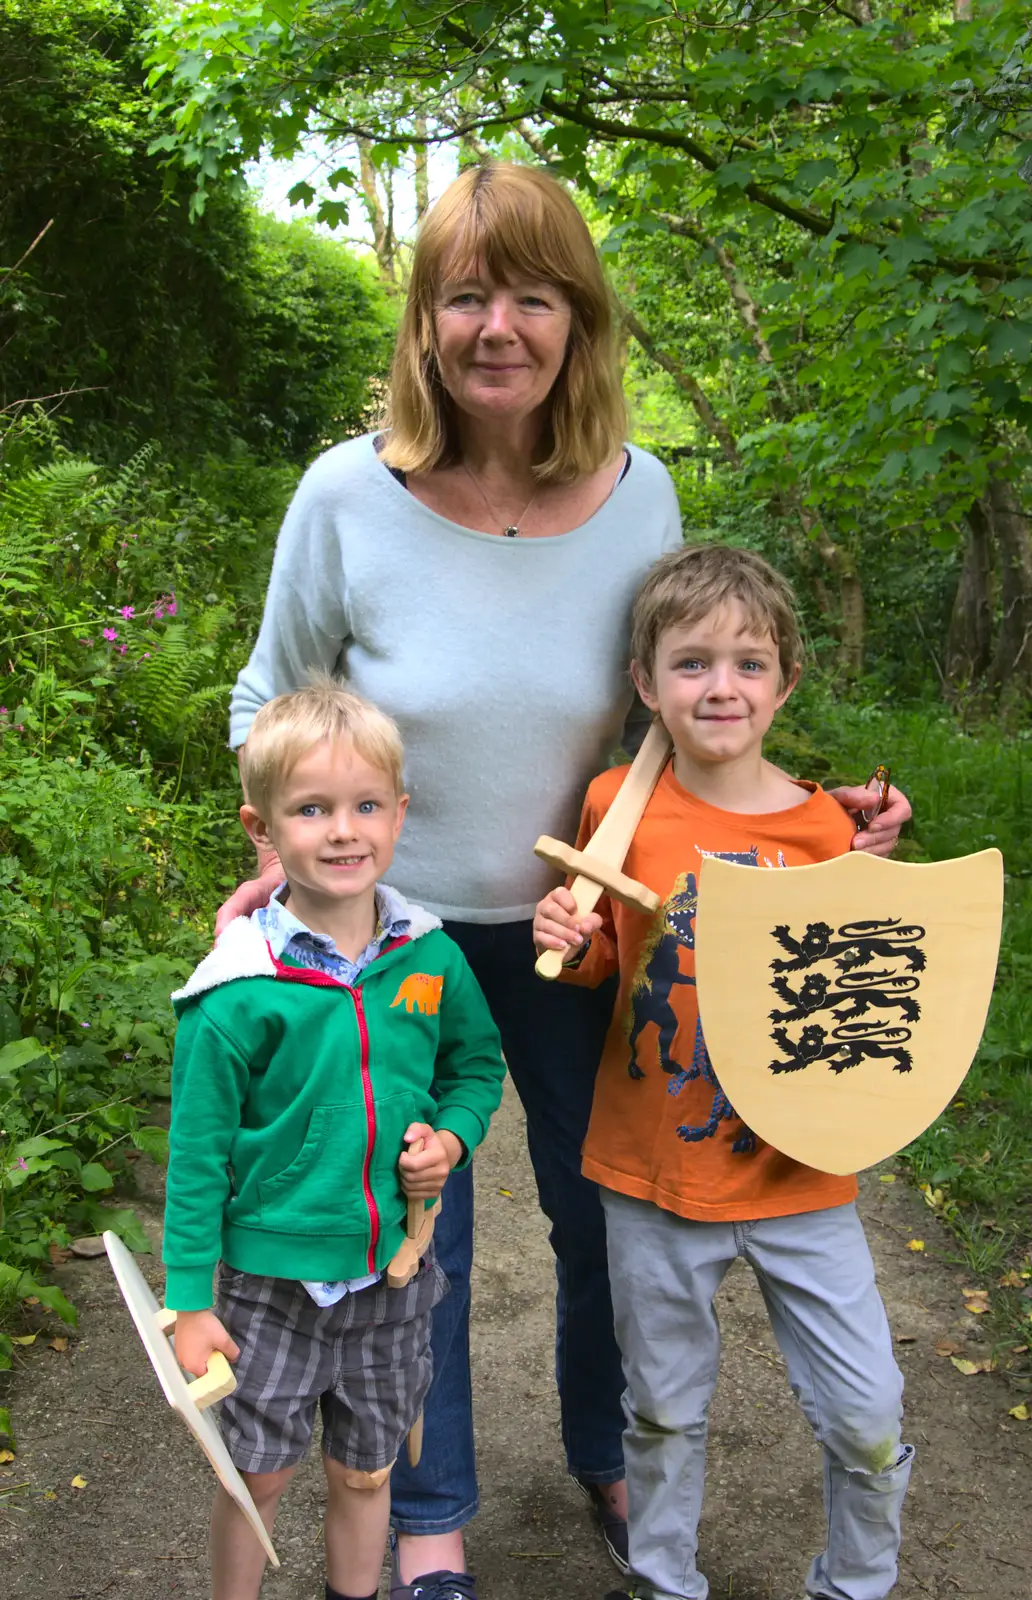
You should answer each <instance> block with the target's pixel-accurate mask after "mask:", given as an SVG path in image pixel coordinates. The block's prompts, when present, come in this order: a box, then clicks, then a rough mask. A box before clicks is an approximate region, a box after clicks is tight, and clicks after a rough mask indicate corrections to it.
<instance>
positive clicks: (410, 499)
mask: <svg viewBox="0 0 1032 1600" xmlns="http://www.w3.org/2000/svg"><path fill="white" fill-rule="evenodd" d="M381 437H382V434H381V433H368V434H366V441H367V443H368V445H369V450H370V453H371V454H372V457H373V461H374V463H375V465H376V466H377V467H378V468H379V470H380V471H381V472H382V473H383V474H384V476H385V477H386V478H387V481H388V482H389V484H390V486H391V489H392V490H393V491H394V492H395V493H396V494H399V495H404V497H405V501H406V504H407V505H409V506H416V507H418V509H419V510H420V511H421V512H422V513H423V514H424V515H425V516H427V517H429V518H430V520H431V521H433V522H436V523H438V524H439V526H440V527H442V528H447V530H448V531H449V533H460V534H462V535H463V536H464V537H465V538H467V539H480V540H484V541H486V542H487V543H489V544H496V545H503V546H506V547H508V548H509V549H515V548H517V547H518V548H520V549H523V550H529V549H530V548H531V547H532V546H534V545H544V546H548V545H552V544H557V543H558V542H559V541H560V540H561V539H574V538H576V537H577V536H578V535H579V534H583V533H585V532H587V531H588V530H589V529H590V528H591V525H592V523H593V522H594V521H595V519H596V517H600V516H601V515H602V512H603V511H605V510H606V508H607V507H608V506H611V505H612V504H613V502H614V501H615V500H616V497H617V495H618V494H619V493H620V490H621V489H622V488H623V486H624V484H625V482H626V481H627V479H628V478H629V477H630V475H631V467H632V466H633V464H634V454H635V446H634V445H632V444H628V443H627V441H626V440H625V441H624V444H623V449H624V450H625V451H626V452H627V467H626V470H625V471H624V472H622V473H621V474H620V479H619V482H618V483H616V484H614V486H613V489H612V491H611V492H610V493H609V494H608V495H607V496H606V498H605V499H604V500H603V502H602V504H601V505H600V506H599V507H598V510H597V511H593V512H592V513H591V516H590V517H589V518H588V520H587V521H586V522H581V523H578V525H577V527H576V528H567V530H566V532H565V533H545V534H541V535H540V536H539V537H538V538H536V539H507V538H506V537H505V535H504V534H501V533H482V532H481V531H480V529H479V528H467V527H465V526H464V524H463V523H461V522H452V521H451V519H450V518H449V517H442V515H441V513H440V512H439V511H433V510H432V509H431V508H430V506H426V505H424V504H423V502H422V500H417V499H416V496H415V495H414V494H413V493H412V491H411V489H407V488H406V487H405V485H404V484H403V483H399V482H398V480H397V478H396V477H395V476H394V474H393V472H392V471H391V469H390V467H388V466H387V465H386V464H385V463H384V462H383V461H381V460H380V457H379V454H378V453H377V449H376V440H377V439H379V438H381Z"/></svg>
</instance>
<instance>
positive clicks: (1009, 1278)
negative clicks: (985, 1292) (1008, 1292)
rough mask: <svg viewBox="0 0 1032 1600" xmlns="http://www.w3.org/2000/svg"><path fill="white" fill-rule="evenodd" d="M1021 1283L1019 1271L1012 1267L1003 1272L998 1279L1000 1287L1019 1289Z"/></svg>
mask: <svg viewBox="0 0 1032 1600" xmlns="http://www.w3.org/2000/svg"><path fill="white" fill-rule="evenodd" d="M1021 1283H1022V1278H1021V1273H1020V1272H1015V1271H1014V1269H1013V1267H1012V1268H1011V1270H1010V1272H1005V1273H1004V1275H1003V1277H1002V1278H1001V1279H1000V1288H1001V1289H1020V1288H1021Z"/></svg>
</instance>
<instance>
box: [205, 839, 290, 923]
mask: <svg viewBox="0 0 1032 1600" xmlns="http://www.w3.org/2000/svg"><path fill="white" fill-rule="evenodd" d="M282 882H283V868H282V867H281V866H280V864H279V858H278V857H276V858H274V859H273V860H272V861H271V862H269V863H268V864H267V865H266V866H265V868H264V869H263V871H262V874H261V876H260V877H258V878H248V879H247V881H246V883H242V884H241V885H240V886H239V888H237V889H234V890H233V893H232V894H231V895H230V897H229V899H228V900H226V901H224V902H223V904H222V905H220V906H219V909H218V911H217V913H216V915H215V937H216V939H217V938H218V937H219V934H220V933H222V932H223V931H224V930H225V929H226V928H228V927H229V924H230V923H231V922H232V921H233V920H234V918H235V917H249V916H250V915H251V914H252V912H254V911H258V910H259V909H260V908H261V907H262V906H267V905H268V903H269V901H270V900H271V899H272V892H273V890H274V889H276V888H278V887H279V885H280V884H281V883H282Z"/></svg>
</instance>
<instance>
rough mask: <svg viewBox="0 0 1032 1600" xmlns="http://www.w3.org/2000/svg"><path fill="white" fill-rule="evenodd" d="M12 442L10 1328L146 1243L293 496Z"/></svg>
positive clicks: (215, 473) (0, 1278)
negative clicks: (276, 552) (135, 1194)
mask: <svg viewBox="0 0 1032 1600" xmlns="http://www.w3.org/2000/svg"><path fill="white" fill-rule="evenodd" d="M4 445H5V450H4V454H3V459H2V463H0V659H2V660H3V661H4V663H5V670H4V672H3V674H2V676H0V696H2V698H3V700H4V701H5V703H4V704H3V705H0V1317H2V1303H3V1302H6V1303H7V1304H8V1305H13V1304H14V1303H16V1302H17V1301H19V1300H24V1299H26V1298H28V1297H33V1298H34V1299H36V1300H38V1301H39V1302H40V1303H42V1304H44V1305H47V1306H51V1307H52V1308H53V1309H54V1310H55V1311H56V1312H57V1314H58V1315H60V1316H63V1317H65V1318H66V1319H68V1320H73V1319H74V1311H73V1310H72V1308H70V1307H69V1306H68V1304H67V1302H66V1301H63V1300H62V1299H61V1297H60V1296H59V1295H58V1293H57V1291H56V1290H53V1289H52V1288H51V1287H48V1286H47V1285H46V1284H45V1282H43V1281H42V1280H43V1279H44V1278H45V1275H46V1272H47V1269H48V1268H49V1265H50V1260H51V1257H52V1253H53V1252H54V1251H59V1250H61V1249H62V1248H64V1247H65V1246H66V1245H67V1244H68V1242H69V1240H70V1239H71V1238H74V1237H75V1236H76V1235H78V1234H82V1233H94V1232H97V1231H100V1230H101V1229H103V1228H113V1229H114V1230H115V1231H116V1232H119V1233H121V1234H122V1236H123V1237H124V1238H126V1239H127V1240H128V1241H129V1242H130V1243H131V1244H132V1246H133V1247H134V1248H136V1249H145V1248H147V1244H146V1238H145V1236H144V1234H143V1232H142V1230H141V1229H140V1226H139V1223H138V1222H137V1220H136V1218H135V1217H134V1215H133V1212H132V1211H131V1209H129V1208H128V1207H127V1206H126V1205H125V1204H122V1203H118V1199H119V1196H121V1195H126V1196H130V1197H131V1194H132V1190H133V1187H134V1184H133V1166H134V1161H135V1159H136V1158H137V1156H138V1155H140V1154H141V1153H145V1154H147V1155H150V1156H154V1157H157V1158H159V1159H160V1158H161V1156H162V1154H163V1152H164V1149H165V1133H164V1129H163V1127H162V1126H161V1123H160V1121H158V1122H155V1121H152V1120H150V1118H149V1112H148V1106H149V1103H150V1102H151V1100H152V1099H153V1098H154V1097H155V1096H160V1095H163V1094H164V1093H166V1092H167V1080H168V1069H169V1063H170V1060H171V1043H172V1032H173V1024H172V1015H171V1011H170V1007H169V994H170V992H171V990H172V989H173V988H175V987H177V986H178V985H179V984H180V983H181V982H182V981H183V980H184V979H185V977H186V976H187V974H188V973H189V971H190V970H191V968H192V966H193V965H194V964H195V962H196V961H197V960H198V959H199V957H200V956H201V955H202V954H203V953H204V951H205V949H206V948H207V945H208V941H209V930H210V924H211V917H212V913H213V911H214V908H215V906H216V905H217V904H218V903H219V901H220V900H221V899H223V898H224V897H225V893H226V890H227V889H228V888H229V887H231V886H233V885H235V883H236V882H237V881H238V879H239V878H240V877H241V876H243V875H245V873H246V871H247V862H248V853H247V850H246V848H245V846H246V840H245V838H244V835H243V832H242V830H240V828H239V826H238V824H237V822H236V808H237V805H238V803H239V798H238V793H237V784H236V776H235V771H234V767H233V762H232V760H231V758H230V757H229V755H228V753H227V752H226V750H225V716H226V700H227V695H228V685H229V684H230V683H231V682H232V680H233V678H234V677H235V675H236V673H237V671H238V669H239V667H240V665H241V664H242V662H243V660H244V657H245V655H246V651H247V648H248V640H249V638H250V637H251V635H252V634H253V632H254V630H255V628H256V626H257V618H258V614H259V609H260V604H261V596H262V593H263V590H264V586H265V582H266V578H267V571H268V564H269V557H270V554H271V548H272V533H273V530H274V528H275V526H276V525H277V523H278V521H279V518H280V516H281V515H282V510H283V507H284V503H285V500H286V496H287V492H288V487H289V485H288V478H287V475H286V474H284V473H283V472H282V471H280V470H279V469H273V468H268V467H265V468H261V467H259V466H257V465H256V464H255V462H254V460H253V459H252V458H250V457H248V456H247V455H246V454H244V453H243V452H242V451H241V450H240V449H238V450H237V451H236V452H235V453H234V454H233V455H232V456H231V457H230V458H228V459H225V460H219V461H217V462H212V463H210V464H209V465H207V466H205V464H204V463H199V464H197V466H196V467H195V469H194V477H193V482H192V483H191V482H186V483H184V481H183V477H182V471H181V469H180V470H178V471H175V472H173V471H172V470H171V469H170V468H169V467H168V466H167V465H166V464H165V463H164V462H162V461H161V460H160V459H159V458H158V456H157V454H156V452H155V451H154V450H153V449H152V448H150V447H148V448H145V449H143V450H141V451H138V452H137V453H136V455H135V456H133V457H132V458H131V459H130V460H129V461H128V462H127V463H126V465H125V466H124V467H122V468H121V469H119V470H107V469H103V468H101V467H98V466H97V465H96V464H94V463H93V462H91V461H87V460H84V459H82V458H81V457H76V456H73V455H70V454H68V453H67V452H65V451H64V450H63V448H62V446H61V444H60V442H59V437H58V432H57V429H56V426H55V424H54V423H53V422H48V421H46V419H44V418H42V417H39V416H30V415H26V416H24V417H23V418H22V420H21V421H20V423H19V424H17V425H16V426H15V427H14V428H13V429H12V430H11V431H10V432H9V433H8V435H7V437H6V439H5V441H4ZM5 1338H6V1336H4V1335H2V1334H0V1367H2V1366H3V1365H4V1363H5V1357H9V1355H10V1350H9V1345H7V1346H5V1343H4V1340H5Z"/></svg>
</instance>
